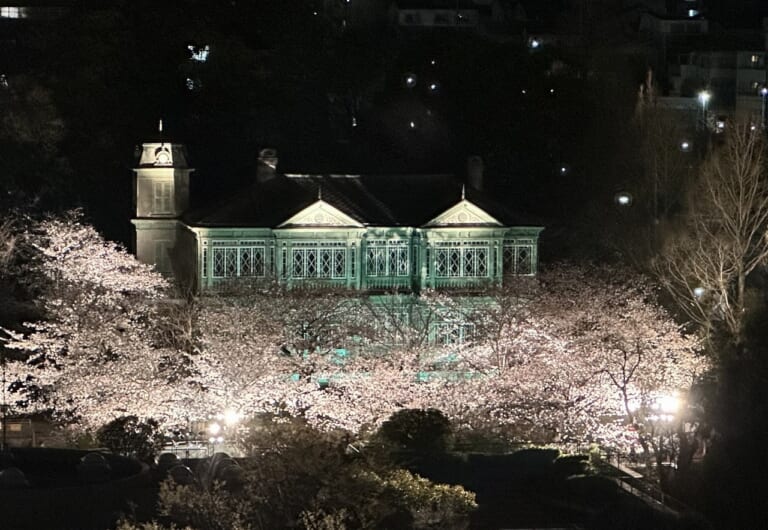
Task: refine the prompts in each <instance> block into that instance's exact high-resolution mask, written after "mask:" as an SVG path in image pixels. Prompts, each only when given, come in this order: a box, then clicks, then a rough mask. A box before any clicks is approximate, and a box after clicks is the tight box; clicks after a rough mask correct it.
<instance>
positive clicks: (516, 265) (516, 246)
mask: <svg viewBox="0 0 768 530" xmlns="http://www.w3.org/2000/svg"><path fill="white" fill-rule="evenodd" d="M533 250H534V244H533V241H531V240H530V239H518V240H507V241H504V259H503V261H504V274H505V275H507V274H518V275H531V274H533V272H534V268H533V256H534V252H533Z"/></svg>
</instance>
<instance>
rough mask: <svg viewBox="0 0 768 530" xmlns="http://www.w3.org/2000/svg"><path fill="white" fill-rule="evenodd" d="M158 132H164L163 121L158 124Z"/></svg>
mask: <svg viewBox="0 0 768 530" xmlns="http://www.w3.org/2000/svg"><path fill="white" fill-rule="evenodd" d="M157 132H163V120H160V121H159V122H158V124H157Z"/></svg>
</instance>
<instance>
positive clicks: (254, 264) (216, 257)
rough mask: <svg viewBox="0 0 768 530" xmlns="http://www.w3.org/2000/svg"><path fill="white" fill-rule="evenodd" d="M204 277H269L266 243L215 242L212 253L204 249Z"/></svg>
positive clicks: (212, 245)
mask: <svg viewBox="0 0 768 530" xmlns="http://www.w3.org/2000/svg"><path fill="white" fill-rule="evenodd" d="M209 252H210V259H211V263H210V268H209V267H208V266H207V264H204V265H203V277H205V276H206V274H207V273H208V271H210V275H211V278H263V277H265V276H266V275H267V246H266V244H265V242H264V241H213V242H212V244H211V249H210V251H209V250H208V248H207V247H205V246H204V247H203V260H204V261H206V260H207V259H208V254H209Z"/></svg>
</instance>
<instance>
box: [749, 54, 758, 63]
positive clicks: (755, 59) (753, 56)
mask: <svg viewBox="0 0 768 530" xmlns="http://www.w3.org/2000/svg"><path fill="white" fill-rule="evenodd" d="M749 60H750V62H751V63H752V64H753V65H756V64H757V63H759V62H760V56H759V55H757V54H754V55H752V56H751V57H750V58H749Z"/></svg>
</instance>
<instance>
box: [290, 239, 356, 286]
mask: <svg viewBox="0 0 768 530" xmlns="http://www.w3.org/2000/svg"><path fill="white" fill-rule="evenodd" d="M348 262H349V249H348V248H347V245H346V243H344V242H343V241H323V242H307V243H294V244H293V245H291V250H290V256H289V258H288V264H287V265H288V267H289V268H290V277H291V278H294V279H296V280H304V279H321V280H343V279H346V278H347V263H348Z"/></svg>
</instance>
